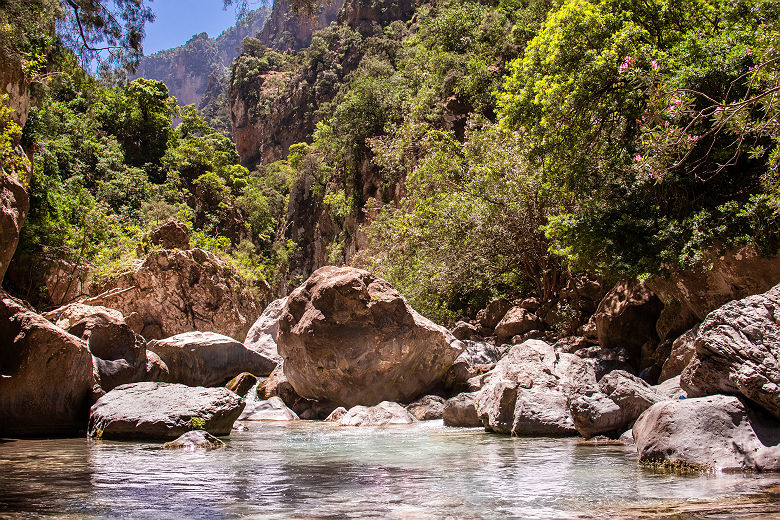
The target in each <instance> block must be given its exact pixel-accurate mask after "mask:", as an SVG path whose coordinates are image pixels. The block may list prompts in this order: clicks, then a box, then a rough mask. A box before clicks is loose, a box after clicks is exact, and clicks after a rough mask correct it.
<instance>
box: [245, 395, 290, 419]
mask: <svg viewBox="0 0 780 520" xmlns="http://www.w3.org/2000/svg"><path fill="white" fill-rule="evenodd" d="M298 419H299V417H298V415H297V414H296V413H295V412H293V411H292V410H290V409H289V408H287V406H286V405H285V404H284V401H282V400H281V399H279V398H278V397H271V398H270V399H268V400H267V401H250V402H248V403H247V404H246V408H245V409H244V412H243V413H242V414H241V416H240V417H239V418H238V420H239V421H282V422H285V421H297V420H298Z"/></svg>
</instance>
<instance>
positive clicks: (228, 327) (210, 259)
mask: <svg viewBox="0 0 780 520" xmlns="http://www.w3.org/2000/svg"><path fill="white" fill-rule="evenodd" d="M94 291H95V292H94V293H93V294H97V293H98V292H100V294H97V295H96V296H93V297H92V298H89V299H86V300H84V301H83V302H82V303H85V304H87V305H102V306H105V307H109V308H112V309H117V310H118V311H120V312H121V313H122V314H123V315H124V316H125V317H126V319H127V321H128V323H131V321H132V323H133V324H134V325H132V326H134V328H135V329H136V330H135V331H136V332H137V333H139V334H141V335H142V336H143V337H144V338H146V339H162V338H167V337H170V336H173V335H175V334H181V333H184V332H191V331H196V330H210V331H213V332H216V333H219V334H224V335H226V336H230V337H231V338H244V337H246V334H247V332H248V331H249V328H250V327H251V325H252V323H254V321H255V319H257V317H258V316H259V315H260V310H261V309H262V304H263V302H264V301H265V299H266V297H267V295H268V292H269V289H268V286H267V284H265V283H264V282H263V284H260V285H258V284H253V283H250V282H249V281H247V280H246V279H244V278H243V277H242V276H241V275H240V274H239V273H238V271H236V269H235V268H234V267H232V266H231V265H229V264H227V263H226V262H224V261H222V260H221V259H219V258H218V257H216V256H215V255H213V254H211V253H209V252H206V251H203V250H201V249H191V250H187V251H178V250H163V251H153V252H151V253H150V254H149V256H148V257H147V258H146V260H145V261H144V262H143V263H141V264H139V265H136V266H135V267H134V268H133V269H132V271H130V272H127V273H125V274H122V275H120V276H119V277H117V278H114V279H112V280H111V281H109V282H106V283H105V284H103V285H102V286H101V287H99V288H98V287H96V288H95V289H94Z"/></svg>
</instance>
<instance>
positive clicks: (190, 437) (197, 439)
mask: <svg viewBox="0 0 780 520" xmlns="http://www.w3.org/2000/svg"><path fill="white" fill-rule="evenodd" d="M224 447H225V443H224V442H222V441H221V440H219V439H217V438H216V437H214V436H213V435H211V434H210V433H209V432H206V431H203V430H192V431H190V432H187V433H185V434H183V435H181V436H180V437H179V438H178V439H176V440H175V441H170V442H166V443H165V444H163V449H166V450H186V451H195V450H216V449H219V448H224Z"/></svg>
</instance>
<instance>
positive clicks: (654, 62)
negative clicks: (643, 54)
mask: <svg viewBox="0 0 780 520" xmlns="http://www.w3.org/2000/svg"><path fill="white" fill-rule="evenodd" d="M650 68H651V69H653V70H658V62H657V61H655V60H653V61H651V62H650Z"/></svg>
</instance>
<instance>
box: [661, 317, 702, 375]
mask: <svg viewBox="0 0 780 520" xmlns="http://www.w3.org/2000/svg"><path fill="white" fill-rule="evenodd" d="M698 333H699V326H698V325H696V326H694V327H693V328H692V329H690V330H689V331H687V332H685V333H684V334H683V335H681V336H680V337H679V338H677V339H676V340H674V342H673V343H672V348H671V351H670V353H669V357H668V358H667V359H666V360H665V361H664V363H663V366H662V367H661V375H660V376H659V378H658V379H659V381H666V380H667V379H671V378H672V377H675V376H679V375H680V374H682V373H683V370H685V367H687V366H688V364H689V363H690V362H691V359H693V355H694V353H695V352H696V347H695V345H694V341H695V340H696V336H697V335H698Z"/></svg>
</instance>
